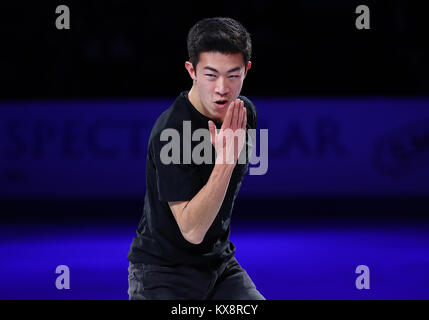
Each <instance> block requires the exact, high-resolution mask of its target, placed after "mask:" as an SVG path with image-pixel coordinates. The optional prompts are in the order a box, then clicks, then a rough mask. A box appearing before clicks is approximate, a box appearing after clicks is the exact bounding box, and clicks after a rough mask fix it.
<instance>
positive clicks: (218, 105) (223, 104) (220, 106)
mask: <svg viewBox="0 0 429 320" xmlns="http://www.w3.org/2000/svg"><path fill="white" fill-rule="evenodd" d="M227 102H228V100H218V101H215V106H216V108H218V109H223V108H225V107H226V105H227V104H226V103H227Z"/></svg>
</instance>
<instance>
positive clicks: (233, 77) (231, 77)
mask: <svg viewBox="0 0 429 320" xmlns="http://www.w3.org/2000/svg"><path fill="white" fill-rule="evenodd" d="M238 77H239V76H236V75H234V76H229V77H228V78H230V79H235V78H238Z"/></svg>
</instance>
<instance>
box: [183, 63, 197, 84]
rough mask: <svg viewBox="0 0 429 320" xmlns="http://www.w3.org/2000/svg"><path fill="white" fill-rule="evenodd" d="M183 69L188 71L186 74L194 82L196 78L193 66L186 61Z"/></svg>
mask: <svg viewBox="0 0 429 320" xmlns="http://www.w3.org/2000/svg"><path fill="white" fill-rule="evenodd" d="M185 68H186V70H188V73H189V75H190V76H191V78H192V80H194V81H195V80H197V76H196V74H195V69H194V66H193V65H192V63H191V62H189V61H186V62H185Z"/></svg>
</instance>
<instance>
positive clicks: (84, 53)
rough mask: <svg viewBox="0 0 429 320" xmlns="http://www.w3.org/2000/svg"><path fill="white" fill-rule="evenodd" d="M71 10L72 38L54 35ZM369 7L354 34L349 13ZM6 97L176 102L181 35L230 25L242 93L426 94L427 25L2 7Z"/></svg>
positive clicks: (401, 12)
mask: <svg viewBox="0 0 429 320" xmlns="http://www.w3.org/2000/svg"><path fill="white" fill-rule="evenodd" d="M60 4H65V5H68V6H69V8H70V14H71V29H70V30H57V29H56V28H55V19H56V17H57V14H55V8H56V6H57V5H60ZM359 4H365V5H368V6H369V8H370V13H371V14H370V18H371V20H370V21H371V25H370V27H371V29H370V30H357V29H356V27H355V19H356V17H357V14H356V13H355V8H356V7H357V6H358V5H359ZM1 6H2V9H1V13H2V20H1V25H2V27H1V31H0V32H1V37H2V41H1V43H2V49H1V54H2V57H3V58H2V59H1V65H0V67H1V71H2V80H3V81H2V82H3V84H2V90H1V91H0V92H1V98H4V99H32V98H82V97H84V98H96V97H97V98H98V97H102V98H105V97H127V98H128V97H148V96H150V97H156V96H175V95H176V94H177V91H178V90H181V89H186V88H188V87H189V85H190V82H189V76H188V75H187V73H186V72H185V69H184V62H185V61H186V60H187V50H186V35H187V32H188V30H189V29H190V28H191V26H192V25H193V24H194V23H195V22H196V21H198V20H199V19H201V18H205V17H214V16H230V17H233V18H235V19H237V20H239V21H240V22H242V23H243V24H244V25H245V26H246V28H247V29H248V31H249V32H250V33H251V35H252V39H253V55H252V62H253V65H252V70H251V72H250V73H249V76H248V78H247V79H246V83H245V86H244V88H243V93H244V94H248V95H253V96H255V95H257V96H297V95H298V96H309V95H315V96H326V95H328V96H339V95H341V96H350V95H352V96H356V95H394V96H398V95H426V94H428V93H429V80H428V77H427V74H428V71H429V69H428V66H429V63H428V59H427V57H428V47H427V40H426V39H427V31H428V30H429V28H428V21H429V19H427V16H426V12H427V11H426V10H425V6H424V2H421V1H398V0H396V1H395V0H392V1H365V2H361V1H340V0H337V1H333V0H330V1H323V2H321V1H316V0H313V1H256V0H255V1H245V2H244V1H243V2H237V1H235V2H231V1H216V2H213V3H207V2H205V1H196V2H181V1H172V2H165V1H126V0H125V1H43V2H33V1H31V2H30V1H19V2H15V3H12V2H10V1H8V2H6V3H2V5H1Z"/></svg>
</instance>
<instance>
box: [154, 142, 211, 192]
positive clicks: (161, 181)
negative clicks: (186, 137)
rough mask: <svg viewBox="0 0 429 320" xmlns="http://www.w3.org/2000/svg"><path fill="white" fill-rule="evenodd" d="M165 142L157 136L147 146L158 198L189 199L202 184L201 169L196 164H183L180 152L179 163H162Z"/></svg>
mask: <svg viewBox="0 0 429 320" xmlns="http://www.w3.org/2000/svg"><path fill="white" fill-rule="evenodd" d="M180 141H182V137H180ZM167 143H169V141H160V139H159V136H158V137H155V138H154V139H153V140H152V143H151V145H150V146H149V147H150V148H151V152H152V154H151V158H152V159H153V163H154V166H155V171H156V174H155V175H156V184H157V191H158V199H159V200H160V201H189V200H191V199H192V198H193V197H194V196H195V195H196V194H197V193H198V191H199V190H200V189H201V188H202V187H203V186H204V182H203V181H202V179H201V172H200V171H201V170H198V166H196V165H195V164H183V163H182V154H181V153H180V161H179V162H180V163H178V164H175V163H169V164H165V163H163V162H162V161H161V149H162V147H163V146H165V145H166V144H167ZM180 149H181V148H180Z"/></svg>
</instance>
